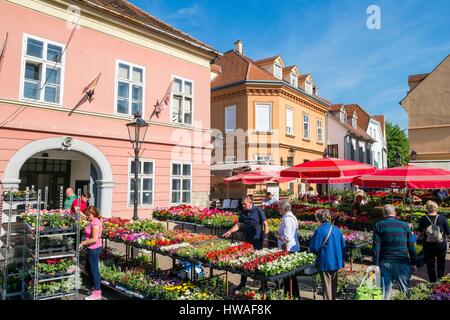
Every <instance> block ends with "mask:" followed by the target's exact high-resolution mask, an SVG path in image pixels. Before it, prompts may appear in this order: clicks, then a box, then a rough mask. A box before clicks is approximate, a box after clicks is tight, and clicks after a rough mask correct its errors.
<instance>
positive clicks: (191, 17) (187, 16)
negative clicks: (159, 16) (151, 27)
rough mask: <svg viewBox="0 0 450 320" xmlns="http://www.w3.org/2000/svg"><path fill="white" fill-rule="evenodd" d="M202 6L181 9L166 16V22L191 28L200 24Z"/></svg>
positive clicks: (196, 5)
mask: <svg viewBox="0 0 450 320" xmlns="http://www.w3.org/2000/svg"><path fill="white" fill-rule="evenodd" d="M199 14H200V6H199V5H198V4H197V3H194V4H193V5H192V6H190V7H186V8H181V9H178V10H176V11H175V12H173V13H171V14H169V15H167V16H166V20H167V21H169V22H171V23H184V24H189V25H191V26H196V25H199V24H200V19H199Z"/></svg>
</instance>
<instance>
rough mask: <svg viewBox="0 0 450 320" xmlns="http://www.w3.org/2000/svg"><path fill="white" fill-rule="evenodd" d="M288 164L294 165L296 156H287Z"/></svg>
mask: <svg viewBox="0 0 450 320" xmlns="http://www.w3.org/2000/svg"><path fill="white" fill-rule="evenodd" d="M286 162H287V166H288V167H292V166H293V165H294V157H287V161H286Z"/></svg>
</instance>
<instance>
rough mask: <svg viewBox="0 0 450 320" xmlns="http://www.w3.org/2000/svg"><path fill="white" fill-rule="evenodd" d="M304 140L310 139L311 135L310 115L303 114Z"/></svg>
mask: <svg viewBox="0 0 450 320" xmlns="http://www.w3.org/2000/svg"><path fill="white" fill-rule="evenodd" d="M303 139H308V140H309V139H310V134H309V115H307V114H306V113H304V114H303Z"/></svg>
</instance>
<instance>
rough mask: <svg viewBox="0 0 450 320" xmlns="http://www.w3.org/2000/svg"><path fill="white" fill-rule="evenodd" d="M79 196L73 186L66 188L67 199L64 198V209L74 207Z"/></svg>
mask: <svg viewBox="0 0 450 320" xmlns="http://www.w3.org/2000/svg"><path fill="white" fill-rule="evenodd" d="M76 198H77V196H76V195H75V193H73V189H72V188H70V187H69V188H67V189H66V200H64V210H70V209H71V208H72V203H73V201H74V200H75V199H76Z"/></svg>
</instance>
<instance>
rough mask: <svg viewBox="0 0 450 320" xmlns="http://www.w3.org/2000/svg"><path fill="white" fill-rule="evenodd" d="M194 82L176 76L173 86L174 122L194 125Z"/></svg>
mask: <svg viewBox="0 0 450 320" xmlns="http://www.w3.org/2000/svg"><path fill="white" fill-rule="evenodd" d="M193 101H194V82H193V81H191V80H186V79H181V78H177V77H175V78H174V81H173V87H172V122H175V123H180V124H187V125H192V113H193V108H194V106H193Z"/></svg>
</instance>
